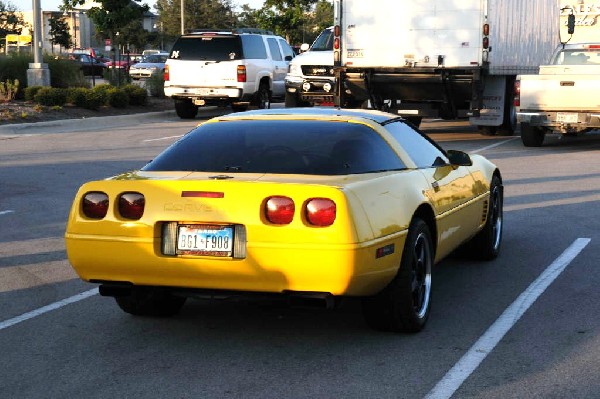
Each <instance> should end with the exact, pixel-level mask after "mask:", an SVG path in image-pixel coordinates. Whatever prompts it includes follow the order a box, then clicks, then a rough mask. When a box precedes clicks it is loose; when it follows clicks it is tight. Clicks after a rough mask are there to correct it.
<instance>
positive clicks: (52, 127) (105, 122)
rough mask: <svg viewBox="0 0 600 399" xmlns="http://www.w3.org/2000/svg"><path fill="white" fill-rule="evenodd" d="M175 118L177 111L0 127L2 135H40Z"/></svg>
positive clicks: (59, 120)
mask: <svg viewBox="0 0 600 399" xmlns="http://www.w3.org/2000/svg"><path fill="white" fill-rule="evenodd" d="M171 116H175V111H174V110H173V111H158V112H147V113H138V114H128V115H113V116H93V117H91V118H78V119H58V120H55V121H47V122H32V123H15V124H11V125H0V135H10V134H13V135H15V134H40V133H70V132H75V131H78V132H79V131H88V130H97V129H106V128H113V127H123V126H130V125H135V124H137V123H140V124H141V123H151V122H153V119H155V121H154V122H159V121H160V120H161V118H165V117H171Z"/></svg>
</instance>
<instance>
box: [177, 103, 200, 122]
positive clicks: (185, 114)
mask: <svg viewBox="0 0 600 399" xmlns="http://www.w3.org/2000/svg"><path fill="white" fill-rule="evenodd" d="M175 112H176V113H177V116H178V117H180V118H181V119H194V118H195V117H196V115H198V106H196V105H194V104H193V103H192V101H191V100H175Z"/></svg>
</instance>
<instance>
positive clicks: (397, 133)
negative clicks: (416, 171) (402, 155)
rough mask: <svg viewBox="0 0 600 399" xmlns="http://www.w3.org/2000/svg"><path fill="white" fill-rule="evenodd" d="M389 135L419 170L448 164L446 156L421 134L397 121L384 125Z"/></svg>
mask: <svg viewBox="0 0 600 399" xmlns="http://www.w3.org/2000/svg"><path fill="white" fill-rule="evenodd" d="M384 126H385V128H386V129H387V130H388V132H390V134H391V135H392V136H393V137H394V139H396V141H397V142H398V143H400V146H402V148H404V150H405V151H406V152H407V154H408V156H409V157H410V158H411V159H412V160H413V162H414V163H415V164H416V165H417V167H419V168H431V167H434V166H439V164H440V162H446V163H448V158H447V157H446V154H444V152H443V151H442V150H441V149H440V148H438V147H437V146H436V145H435V144H434V143H433V142H432V141H431V140H429V139H428V138H427V137H426V136H425V135H423V134H422V133H421V132H419V131H417V130H415V129H413V128H412V127H411V126H409V125H407V124H406V123H404V122H402V121H400V120H397V121H393V122H391V123H387V124H385V125H384Z"/></svg>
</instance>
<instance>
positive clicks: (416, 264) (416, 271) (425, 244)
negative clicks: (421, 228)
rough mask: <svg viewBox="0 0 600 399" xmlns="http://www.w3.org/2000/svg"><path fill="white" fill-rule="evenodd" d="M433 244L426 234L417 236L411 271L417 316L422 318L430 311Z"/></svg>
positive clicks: (414, 306)
mask: <svg viewBox="0 0 600 399" xmlns="http://www.w3.org/2000/svg"><path fill="white" fill-rule="evenodd" d="M432 263H433V259H432V256H431V244H430V241H429V239H428V237H426V236H425V234H424V233H421V234H419V235H418V236H417V239H416V241H415V245H414V247H413V256H412V264H411V271H410V280H411V284H410V285H411V293H412V295H411V296H412V302H413V308H414V311H415V314H416V316H417V317H418V318H422V317H424V316H425V314H426V313H427V310H428V309H429V298H430V293H431V266H432Z"/></svg>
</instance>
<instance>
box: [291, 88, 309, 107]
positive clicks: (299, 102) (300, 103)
mask: <svg viewBox="0 0 600 399" xmlns="http://www.w3.org/2000/svg"><path fill="white" fill-rule="evenodd" d="M285 107H286V108H297V107H312V104H311V103H309V102H308V101H302V100H300V99H299V98H298V94H297V93H288V92H287V91H286V92H285Z"/></svg>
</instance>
